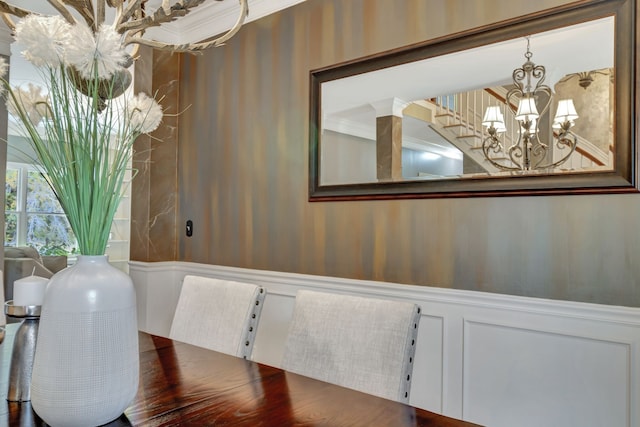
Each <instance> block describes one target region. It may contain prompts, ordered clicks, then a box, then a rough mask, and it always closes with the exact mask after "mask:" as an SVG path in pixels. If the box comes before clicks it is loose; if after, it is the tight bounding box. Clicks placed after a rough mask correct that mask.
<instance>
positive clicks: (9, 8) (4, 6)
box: [0, 1, 33, 18]
mask: <svg viewBox="0 0 640 427" xmlns="http://www.w3.org/2000/svg"><path fill="white" fill-rule="evenodd" d="M0 12H2V13H3V14H8V15H13V16H15V17H17V18H24V17H25V16H27V15H29V14H32V13H33V12H32V11H30V10H27V9H22V8H21V7H17V6H14V5H12V4H9V3H7V2H5V1H0Z"/></svg>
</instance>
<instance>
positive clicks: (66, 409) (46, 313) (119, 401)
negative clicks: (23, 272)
mask: <svg viewBox="0 0 640 427" xmlns="http://www.w3.org/2000/svg"><path fill="white" fill-rule="evenodd" d="M139 370H140V362H139V353H138V328H137V317H136V297H135V291H134V288H133V283H132V281H131V279H130V278H129V276H128V275H126V274H125V273H123V272H122V271H120V270H118V269H117V268H115V267H113V266H111V265H110V264H109V263H108V259H107V256H79V257H78V261H77V262H76V264H74V265H73V266H71V267H69V268H66V269H64V270H62V271H60V272H58V273H56V274H55V275H54V276H53V277H52V278H51V280H50V282H49V284H48V285H47V289H46V292H45V297H44V302H43V305H42V314H41V317H40V326H39V331H38V340H37V344H36V353H35V358H34V362H33V373H32V379H31V404H32V407H33V409H34V411H35V412H36V413H37V414H38V415H39V416H40V418H42V419H43V420H44V421H45V422H46V423H47V424H49V425H50V426H52V427H57V426H64V427H73V426H84V427H86V426H98V425H102V424H106V423H108V422H110V421H112V420H114V419H116V418H118V417H119V416H120V415H121V414H122V413H123V412H124V410H125V409H126V408H127V407H128V406H129V404H130V403H131V401H132V400H133V398H134V397H135V395H136V393H137V390H138V376H139Z"/></svg>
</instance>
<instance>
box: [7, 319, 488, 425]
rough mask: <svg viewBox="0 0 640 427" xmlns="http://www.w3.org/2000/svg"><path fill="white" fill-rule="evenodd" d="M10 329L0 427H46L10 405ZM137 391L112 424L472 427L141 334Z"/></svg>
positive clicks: (22, 405) (27, 410) (26, 405)
mask: <svg viewBox="0 0 640 427" xmlns="http://www.w3.org/2000/svg"><path fill="white" fill-rule="evenodd" d="M16 329H17V328H16V325H8V326H7V331H6V337H5V339H4V341H3V342H2V344H0V358H1V363H0V393H4V397H5V399H0V426H20V427H31V426H46V424H45V423H44V422H43V421H42V420H41V419H40V418H39V417H38V415H37V414H35V413H34V412H33V410H32V409H31V404H30V402H8V401H7V400H6V395H7V394H6V393H7V388H8V377H9V366H10V360H11V350H12V345H13V335H14V334H15V330H16ZM139 348H140V385H139V388H138V394H137V395H136V397H135V399H134V401H133V402H132V403H131V405H130V406H129V407H128V408H127V409H126V411H125V412H124V414H123V415H122V416H121V417H120V418H118V419H117V420H115V421H113V422H111V423H109V424H107V426H109V427H115V426H252V427H255V426H269V427H271V426H276V427H285V426H367V427H373V426H375V427H378V426H380V427H384V426H389V427H391V426H393V427H402V426H430V427H436V426H439V427H470V426H476V424H472V423H468V422H465V421H461V420H457V419H453V418H449V417H445V416H443V415H439V414H436V413H433V412H429V411H426V410H423V409H419V408H415V407H412V406H409V405H405V404H402V403H399V402H395V401H391V400H387V399H382V398H378V397H375V396H372V395H369V394H365V393H361V392H358V391H355V390H351V389H347V388H343V387H339V386H336V385H333V384H329V383H326V382H322V381H318V380H314V379H312V378H308V377H304V376H301V375H296V374H293V373H291V372H287V371H284V370H282V369H279V368H276V367H272V366H268V365H264V364H261V363H256V362H252V361H249V360H245V359H241V358H238V357H234V356H229V355H226V354H222V353H218V352H215V351H211V350H207V349H204V348H200V347H195V346H192V345H188V344H185V343H181V342H178V341H172V340H170V339H167V338H163V337H159V336H155V335H151V334H148V333H144V332H140V334H139Z"/></svg>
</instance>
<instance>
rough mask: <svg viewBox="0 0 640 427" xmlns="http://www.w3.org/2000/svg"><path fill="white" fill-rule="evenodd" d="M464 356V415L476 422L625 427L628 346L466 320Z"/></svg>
mask: <svg viewBox="0 0 640 427" xmlns="http://www.w3.org/2000/svg"><path fill="white" fill-rule="evenodd" d="M463 359H464V376H463V385H464V392H463V408H464V409H463V414H464V416H465V417H466V418H468V419H473V420H474V421H476V422H478V423H480V424H487V425H492V426H505V427H506V426H515V425H517V426H523V427H524V426H532V427H533V426H539V425H541V424H540V421H541V420H548V421H551V420H553V424H545V425H558V426H574V425H575V426H581V427H587V426H594V427H595V426H609V425H611V426H628V425H629V417H628V416H629V399H630V395H629V380H630V378H631V372H630V370H629V369H630V363H629V362H630V360H631V348H630V345H629V343H623V342H615V341H609V340H607V339H606V337H598V336H592V337H581V336H572V335H563V334H559V333H555V332H549V331H541V330H535V329H523V328H520V327H517V326H515V325H508V324H498V323H491V322H478V321H470V320H467V321H465V325H464V356H463ZM603 362H606V363H603ZM512 400H517V401H518V405H505V404H503V402H510V401H512ZM523 415H525V416H524V417H523Z"/></svg>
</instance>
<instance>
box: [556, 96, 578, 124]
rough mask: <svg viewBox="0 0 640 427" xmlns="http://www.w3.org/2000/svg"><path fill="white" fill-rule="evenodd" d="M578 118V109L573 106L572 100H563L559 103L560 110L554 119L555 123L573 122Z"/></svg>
mask: <svg viewBox="0 0 640 427" xmlns="http://www.w3.org/2000/svg"><path fill="white" fill-rule="evenodd" d="M577 118H578V113H577V111H576V107H575V106H574V105H573V100H572V99H561V100H560V101H558V110H557V111H556V116H555V118H554V119H553V122H554V123H564V122H571V121H574V120H575V119H577Z"/></svg>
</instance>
